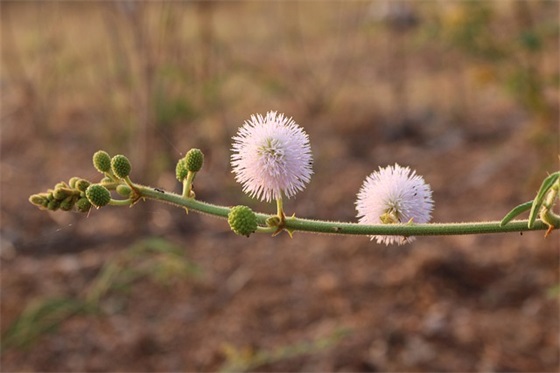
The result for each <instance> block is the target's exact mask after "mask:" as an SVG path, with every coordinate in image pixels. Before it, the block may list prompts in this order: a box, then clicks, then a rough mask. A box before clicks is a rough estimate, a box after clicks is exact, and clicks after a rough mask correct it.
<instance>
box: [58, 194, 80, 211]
mask: <svg viewBox="0 0 560 373" xmlns="http://www.w3.org/2000/svg"><path fill="white" fill-rule="evenodd" d="M75 202H76V199H75V198H74V196H68V197H66V198H65V199H64V200H63V201H62V202H60V209H61V210H63V211H70V210H72V207H74V203H75Z"/></svg>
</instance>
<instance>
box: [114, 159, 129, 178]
mask: <svg viewBox="0 0 560 373" xmlns="http://www.w3.org/2000/svg"><path fill="white" fill-rule="evenodd" d="M111 169H112V170H113V173H114V174H115V176H116V177H118V178H120V179H124V178H125V177H127V176H128V175H129V174H130V169H131V166H130V161H129V160H128V158H127V157H125V156H124V155H122V154H119V155H115V156H114V157H113V159H111Z"/></svg>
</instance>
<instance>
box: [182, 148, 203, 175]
mask: <svg viewBox="0 0 560 373" xmlns="http://www.w3.org/2000/svg"><path fill="white" fill-rule="evenodd" d="M185 162H186V167H187V170H189V171H191V172H198V171H200V169H201V168H202V164H203V163H204V153H202V151H201V150H200V149H196V148H193V149H191V150H189V151H188V152H187V155H185Z"/></svg>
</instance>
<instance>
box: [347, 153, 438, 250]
mask: <svg viewBox="0 0 560 373" xmlns="http://www.w3.org/2000/svg"><path fill="white" fill-rule="evenodd" d="M432 209H433V200H432V190H431V189H430V186H429V185H428V184H426V183H425V182H424V179H423V178H422V176H419V175H417V174H416V172H415V171H413V170H411V169H410V168H408V167H401V166H399V165H398V164H396V163H395V165H394V166H387V167H385V168H381V167H380V168H379V170H378V171H375V172H373V173H372V174H370V175H369V176H368V177H367V178H366V179H365V180H364V183H363V184H362V187H361V188H360V191H359V192H358V198H357V200H356V210H357V211H358V215H357V216H358V219H359V222H360V223H362V224H372V225H374V224H394V223H407V222H409V221H411V222H413V223H427V222H429V221H430V219H431V212H432ZM374 238H375V239H376V240H377V243H385V244H386V245H389V244H393V243H397V244H398V245H402V244H405V243H407V242H411V241H413V240H414V237H404V236H384V235H375V236H372V237H371V239H372V240H373V239H374Z"/></svg>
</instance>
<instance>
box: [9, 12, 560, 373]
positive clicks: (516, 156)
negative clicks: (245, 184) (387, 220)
mask: <svg viewBox="0 0 560 373" xmlns="http://www.w3.org/2000/svg"><path fill="white" fill-rule="evenodd" d="M559 6H560V5H559V3H558V2H556V1H496V2H491V1H484V2H482V1H481V2H453V1H426V2H421V1H414V2H402V1H391V2H381V1H354V2H128V1H121V2H37V3H35V2H2V3H1V4H0V7H1V33H2V39H1V52H2V69H1V81H0V87H1V93H2V98H1V100H2V105H1V109H2V110H1V140H0V141H1V158H0V164H1V167H2V168H1V193H2V195H1V196H2V205H1V219H2V220H1V227H0V238H1V264H2V267H1V268H2V272H1V279H2V293H1V298H0V300H1V308H0V310H1V316H2V318H1V321H2V325H1V331H2V356H1V363H2V370H4V371H217V370H222V371H242V370H253V371H255V370H257V371H405V370H406V371H436V370H443V371H553V370H554V371H555V370H557V369H558V365H559V356H558V334H559V331H560V330H559V313H558V283H559V276H558V268H559V261H558V249H559V247H558V242H559V241H558V237H559V236H558V232H553V234H552V235H551V236H550V237H549V238H548V239H543V232H532V233H525V234H523V235H519V234H507V235H506V234H500V235H491V236H484V235H475V236H465V237H439V238H438V237H424V238H419V239H418V240H417V241H415V242H414V243H413V244H410V245H407V246H402V247H385V246H380V245H376V244H375V243H374V242H371V241H369V240H368V239H367V238H366V237H338V236H337V237H330V236H319V235H311V234H295V236H294V238H293V239H290V238H289V237H288V235H280V236H278V237H274V238H271V237H268V236H260V235H259V236H252V237H250V238H248V239H247V238H244V237H238V236H235V235H234V234H233V233H231V232H230V231H229V229H228V226H227V224H226V223H225V222H224V221H221V220H217V219H212V218H210V217H206V216H200V215H197V214H195V213H190V214H189V215H185V213H184V211H182V210H180V209H176V208H173V207H170V206H162V205H160V204H156V203H153V202H149V201H148V202H144V203H140V204H138V205H136V206H134V207H133V208H132V209H128V208H114V207H113V208H111V207H108V208H104V209H102V210H99V211H92V212H91V213H90V214H89V215H87V216H86V215H82V214H78V213H64V212H55V213H47V212H42V211H39V210H37V209H36V208H35V207H33V206H32V205H31V204H29V203H28V202H27V198H28V196H29V195H30V194H32V193H37V192H40V191H43V190H46V189H47V188H50V187H52V186H53V185H54V184H55V183H57V182H59V181H61V180H68V179H69V178H70V177H71V176H78V175H79V176H82V177H86V178H89V179H91V180H97V178H98V177H99V175H98V174H97V173H96V172H95V170H94V169H93V167H92V165H91V155H92V154H93V152H95V151H96V150H98V149H104V150H107V151H108V152H109V153H111V154H116V153H123V154H126V155H127V156H129V158H130V159H131V161H132V164H133V171H132V175H131V176H132V179H133V180H135V181H138V182H141V183H145V184H150V185H153V186H157V187H160V188H163V189H166V190H168V191H179V184H178V183H177V182H176V180H175V176H174V168H175V162H176V161H177V159H179V158H181V157H182V155H184V154H185V152H186V151H187V150H188V149H189V148H191V147H198V148H201V149H202V150H203V151H204V152H205V154H206V163H205V165H204V168H203V170H202V172H201V173H200V174H199V175H198V176H197V180H196V186H195V188H196V192H197V197H199V198H201V199H203V200H206V201H209V202H213V203H219V204H225V205H234V204H248V205H250V206H252V207H253V208H255V209H258V210H260V211H269V212H273V211H274V206H271V205H267V204H263V203H258V202H255V201H252V200H250V199H248V198H247V197H246V196H244V195H243V194H242V192H241V187H240V186H239V185H237V184H236V183H235V181H234V180H233V176H232V174H231V172H230V167H229V155H230V151H229V148H230V138H231V136H232V135H234V134H235V132H236V131H237V128H238V127H239V126H240V125H241V124H242V123H243V122H244V120H246V119H248V118H249V117H250V115H251V114H253V113H263V114H264V113H265V112H266V111H268V110H278V111H280V112H283V113H285V114H287V115H288V116H293V118H294V119H295V120H296V121H297V122H298V123H299V124H300V125H302V126H303V127H304V128H305V130H306V131H307V132H308V133H309V135H310V139H311V144H312V149H313V153H314V158H315V166H314V171H315V175H314V176H313V178H312V181H311V183H310V184H309V186H308V188H307V189H306V190H305V191H304V192H302V193H300V194H298V195H297V198H294V199H291V200H288V201H286V203H285V208H286V211H287V213H292V212H295V213H297V215H298V216H301V217H317V218H325V219H337V220H351V221H352V220H355V211H354V198H355V195H356V193H357V191H358V189H359V187H360V185H361V183H362V180H363V179H364V178H365V177H366V176H367V175H368V174H369V173H371V172H372V171H374V170H376V169H377V168H378V167H379V166H385V165H387V164H393V163H395V162H398V163H399V164H402V165H409V166H411V167H413V168H414V169H416V170H417V172H418V173H419V174H421V175H423V176H424V178H425V179H426V181H427V182H428V183H429V184H430V185H431V186H432V188H433V190H434V199H435V205H436V209H435V211H434V221H441V222H448V221H461V220H465V221H466V220H499V219H501V218H502V217H503V216H504V215H505V214H506V213H507V212H508V211H509V209H511V208H512V207H513V206H515V205H517V204H520V203H522V202H525V201H527V200H529V199H531V198H532V197H533V196H534V193H535V192H536V190H537V188H538V186H539V184H540V182H541V180H542V179H543V178H544V177H545V176H546V174H547V172H552V171H555V170H557V169H558V158H557V154H558V152H559V150H558V123H559V122H558V102H559V97H558V86H559V84H558V83H559V36H558V35H559V25H558V19H559V18H558V17H559Z"/></svg>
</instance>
